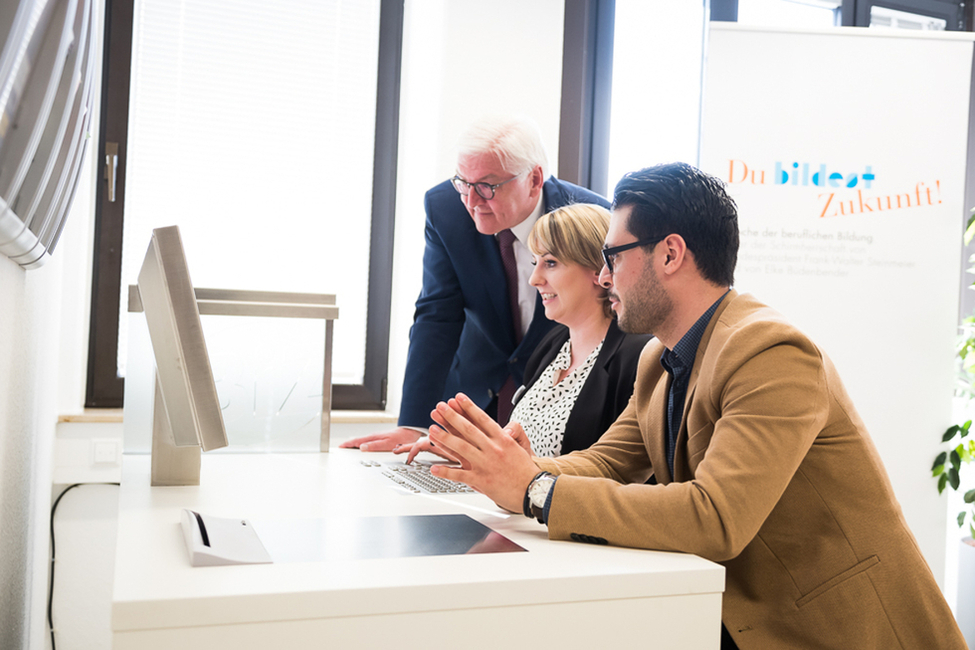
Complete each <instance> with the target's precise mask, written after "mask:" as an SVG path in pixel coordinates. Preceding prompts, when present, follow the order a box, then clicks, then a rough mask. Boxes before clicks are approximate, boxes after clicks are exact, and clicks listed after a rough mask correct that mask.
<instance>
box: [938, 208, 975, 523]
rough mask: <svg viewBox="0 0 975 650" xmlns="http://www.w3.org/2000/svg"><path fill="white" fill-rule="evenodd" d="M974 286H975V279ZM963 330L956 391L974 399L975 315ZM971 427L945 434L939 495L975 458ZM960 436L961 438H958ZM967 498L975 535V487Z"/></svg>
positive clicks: (971, 230) (968, 237) (974, 230)
mask: <svg viewBox="0 0 975 650" xmlns="http://www.w3.org/2000/svg"><path fill="white" fill-rule="evenodd" d="M973 235H975V209H973V210H972V216H971V217H969V219H968V224H967V227H966V228H965V245H966V246H967V245H968V244H970V243H971V241H972V237H973ZM968 262H969V264H972V265H973V266H970V267H969V268H968V272H969V273H975V255H972V256H971V257H969V259H968ZM972 286H973V287H975V282H973V283H972ZM961 330H962V334H961V338H960V340H959V342H958V347H957V353H958V361H959V377H958V387H957V389H956V394H957V395H959V396H960V397H964V398H965V399H966V400H968V401H969V402H971V401H972V400H973V399H975V315H971V316H968V317H967V318H965V319H964V320H962V324H961ZM971 426H972V421H971V420H967V421H966V422H964V423H963V424H953V425H951V426H950V427H948V429H947V430H946V431H945V432H944V433H943V434H942V436H941V442H942V443H947V442H951V443H952V445H951V447H950V448H949V449H946V450H945V451H942V452H941V453H940V454H938V457H937V458H935V459H934V465H933V466H932V467H931V473H932V475H933V476H934V477H935V478H937V479H938V494H941V493H943V492H944V490H945V488H946V487H949V486H950V487H951V489H952V490H958V489H960V488H961V477H962V468H963V467H964V466H965V465H968V464H969V463H971V462H972V461H973V460H975V436H972V437H971V438H969V439H968V440H967V441H966V440H965V438H967V437H968V434H969V432H970V430H971ZM956 436H957V437H958V440H957V441H955V437H956ZM963 499H964V501H965V504H966V505H967V508H965V509H963V510H962V511H961V512H959V513H958V527H959V528H961V527H962V526H964V525H965V522H966V521H968V530H969V532H970V533H971V536H972V537H975V490H968V491H967V492H965V494H964V496H963ZM969 541H970V540H969Z"/></svg>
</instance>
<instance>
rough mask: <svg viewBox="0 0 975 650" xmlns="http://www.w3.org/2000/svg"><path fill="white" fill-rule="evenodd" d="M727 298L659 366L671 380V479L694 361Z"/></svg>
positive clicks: (669, 466)
mask: <svg viewBox="0 0 975 650" xmlns="http://www.w3.org/2000/svg"><path fill="white" fill-rule="evenodd" d="M727 295H728V292H727V291H726V292H725V293H724V294H723V295H722V296H721V297H720V298H718V299H717V300H716V301H715V303H714V304H713V305H711V306H710V307H709V308H708V310H707V311H706V312H704V314H702V315H701V317H700V318H698V319H697V322H696V323H694V324H693V325H691V328H690V329H689V330H687V332H686V333H685V334H684V336H682V337H681V339H680V340H679V341H678V342H677V345H675V346H674V349H673V350H668V349H664V353H663V354H662V355H661V356H660V365H662V366H663V367H664V370H666V371H667V372H668V373H670V376H671V382H670V392H669V393H668V395H667V468H668V469H670V476H671V477H673V476H674V449H675V448H676V447H677V434H678V433H679V432H680V423H681V418H682V417H683V416H684V401H685V400H686V398H687V384H688V382H689V381H690V378H691V369H692V368H693V367H694V357H696V356H697V348H698V346H699V345H700V344H701V337H702V336H704V330H706V329H707V328H708V323H710V322H711V317H712V316H714V311H715V310H716V309H717V308H718V305H719V304H721V301H722V300H724V297H725V296H727Z"/></svg>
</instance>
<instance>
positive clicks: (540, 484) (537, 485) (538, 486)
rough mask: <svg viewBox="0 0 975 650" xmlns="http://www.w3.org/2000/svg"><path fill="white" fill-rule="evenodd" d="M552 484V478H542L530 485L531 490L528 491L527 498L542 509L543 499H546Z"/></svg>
mask: <svg viewBox="0 0 975 650" xmlns="http://www.w3.org/2000/svg"><path fill="white" fill-rule="evenodd" d="M554 483H555V477H554V476H543V477H541V478H539V479H538V480H536V481H535V482H534V483H532V486H531V489H530V490H529V491H528V496H529V498H530V499H531V500H532V503H533V504H535V505H536V506H538V507H539V508H544V507H545V499H547V498H548V492H549V490H551V489H552V484H554Z"/></svg>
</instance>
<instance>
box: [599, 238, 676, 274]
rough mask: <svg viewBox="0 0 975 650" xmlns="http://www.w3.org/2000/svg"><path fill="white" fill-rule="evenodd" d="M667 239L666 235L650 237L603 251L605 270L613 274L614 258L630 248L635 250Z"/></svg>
mask: <svg viewBox="0 0 975 650" xmlns="http://www.w3.org/2000/svg"><path fill="white" fill-rule="evenodd" d="M666 238H667V235H663V236H662V237H652V238H650V239H641V240H640V241H635V242H630V243H629V244H623V245H622V246H613V247H612V248H604V249H603V261H604V262H606V268H607V269H609V272H610V273H613V264H614V263H615V262H616V256H617V255H619V254H620V253H622V252H623V251H628V250H630V249H631V248H636V247H637V246H649V245H650V244H656V243H657V242H661V241H663V240H664V239H666Z"/></svg>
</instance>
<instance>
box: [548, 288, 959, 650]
mask: <svg viewBox="0 0 975 650" xmlns="http://www.w3.org/2000/svg"><path fill="white" fill-rule="evenodd" d="M662 352H663V346H662V344H661V343H660V342H659V341H656V340H654V341H651V342H650V343H649V344H648V345H647V347H646V348H645V349H644V351H643V354H642V356H641V359H640V367H639V371H638V373H637V381H636V388H635V390H634V394H633V398H632V400H631V401H630V404H629V406H628V407H627V409H626V410H625V411H624V412H623V414H622V415H621V416H620V417H619V419H618V420H617V421H616V422H615V423H614V424H613V426H612V427H611V428H610V429H609V430H608V431H607V432H606V434H605V435H603V437H602V438H600V440H599V441H598V442H597V443H596V444H595V445H594V446H593V447H591V448H590V449H588V450H585V451H579V452H574V453H572V454H569V455H567V456H563V457H561V458H558V459H539V460H538V464H539V465H540V466H541V467H542V469H546V470H548V471H550V472H552V473H555V474H562V476H561V477H560V478H559V479H558V481H557V482H556V485H555V492H554V494H553V495H552V503H551V509H550V512H549V528H548V529H549V536H550V537H551V538H553V539H568V538H570V536H571V537H572V538H574V539H585V538H580V537H579V536H580V535H581V536H589V538H590V539H592V538H603V539H605V540H607V541H608V542H609V543H610V544H616V545H619V546H631V547H639V548H649V549H661V550H668V551H683V552H686V553H695V554H697V555H700V556H702V557H705V558H708V559H710V560H713V561H715V562H720V563H721V564H723V565H724V566H725V568H726V570H727V572H726V588H725V594H724V601H723V605H724V607H723V614H722V618H723V621H724V624H725V626H726V627H727V628H728V631H729V632H730V633H731V635H732V637H734V639H735V641H736V642H737V643H738V645H739V647H740V648H742V650H747V649H748V648H806V647H816V648H837V649H843V650H849V649H853V648H855V649H856V650H865V649H872V648H877V649H883V650H888V649H890V648H904V649H905V650H916V649H920V648H938V649H939V650H944V649H949V648H950V649H953V648H965V647H966V645H965V641H964V639H963V638H962V635H961V633H960V632H959V631H958V626H957V625H956V624H955V621H954V618H953V617H952V614H951V612H950V610H949V609H948V606H947V604H946V603H945V600H944V598H943V597H942V594H941V592H940V590H939V589H938V586H937V584H936V583H935V581H934V577H933V576H932V574H931V570H930V569H929V567H928V565H927V563H926V562H925V560H924V558H923V557H922V556H921V551H920V549H919V548H918V545H917V542H916V541H915V539H914V537H913V535H912V534H911V532H910V530H909V529H908V527H907V523H906V521H905V520H904V516H903V513H902V512H901V509H900V506H899V505H898V503H897V501H896V499H895V497H894V492H893V490H892V488H891V485H890V480H889V479H888V478H887V474H886V472H885V470H884V467H883V464H882V463H881V460H880V457H879V456H878V454H877V451H876V449H875V448H874V446H873V443H872V442H871V440H870V436H869V435H868V434H867V431H866V429H865V427H864V425H863V422H862V421H861V420H860V417H859V416H858V415H857V412H856V409H855V408H854V407H853V403H852V402H851V401H850V398H849V396H848V395H847V394H846V390H845V389H844V388H843V384H842V382H841V381H840V378H839V376H838V375H837V372H836V369H835V368H834V367H833V364H832V363H831V362H830V360H829V359H828V358H827V357H826V355H825V354H823V353H822V352H821V351H820V350H819V349H818V348H817V347H816V346H815V345H814V344H813V343H812V342H811V341H810V340H809V339H808V338H807V337H806V336H804V335H803V334H802V333H801V332H800V331H798V330H797V329H796V328H795V327H793V326H792V325H790V324H789V323H788V322H787V321H786V320H785V319H784V318H783V317H782V316H781V315H780V314H778V313H777V312H775V311H773V310H772V309H770V308H769V307H767V306H765V305H763V304H761V303H759V302H758V301H756V300H755V299H754V298H753V297H751V296H748V295H738V294H737V293H736V292H734V291H732V292H730V293H729V294H728V296H727V297H726V298H725V299H724V301H723V302H722V303H721V304H720V305H719V306H718V309H717V311H716V312H715V314H714V317H713V318H712V319H711V322H710V324H709V326H708V328H707V330H705V333H704V336H703V337H702V339H701V343H700V346H699V347H698V351H697V357H696V359H695V362H694V368H693V370H692V372H691V377H690V384H689V386H688V392H687V399H686V402H685V406H684V417H683V423H682V424H681V430H680V433H679V436H678V439H677V448H676V453H675V460H674V474H675V476H673V477H672V476H670V472H669V471H668V469H667V462H666V457H665V451H664V436H665V417H666V410H667V391H668V389H669V385H670V379H669V375H668V374H667V373H666V371H664V370H663V368H662V367H661V365H660V361H659V359H660V355H661V353H662ZM892 406H895V407H896V405H892ZM651 474H653V475H654V476H655V477H656V480H657V483H658V485H644V482H645V481H646V479H647V478H648V477H649V476H650V475H651ZM581 477H599V478H581ZM932 489H933V488H932Z"/></svg>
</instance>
